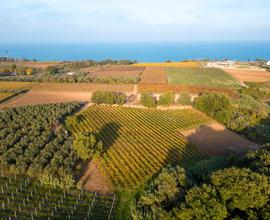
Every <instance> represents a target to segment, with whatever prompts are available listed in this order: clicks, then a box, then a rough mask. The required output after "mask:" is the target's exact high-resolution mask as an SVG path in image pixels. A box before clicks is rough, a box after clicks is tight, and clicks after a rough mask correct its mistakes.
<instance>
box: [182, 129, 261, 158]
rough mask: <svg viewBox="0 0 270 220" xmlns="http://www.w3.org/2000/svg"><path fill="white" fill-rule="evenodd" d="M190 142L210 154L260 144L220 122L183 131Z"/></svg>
mask: <svg viewBox="0 0 270 220" xmlns="http://www.w3.org/2000/svg"><path fill="white" fill-rule="evenodd" d="M182 133H183V135H184V136H185V137H186V138H187V140H188V141H189V142H191V143H192V144H194V145H196V146H197V147H198V149H199V150H200V151H201V152H203V153H205V154H206V155H208V156H226V155H230V154H238V153H243V152H246V151H249V150H256V149H259V148H260V146H259V145H257V144H256V143H253V142H251V141H249V140H247V139H246V138H245V137H243V136H240V135H238V134H236V133H234V132H232V131H230V130H228V129H226V128H225V127H223V126H221V125H219V124H212V125H210V126H202V127H199V128H196V129H192V130H190V131H184V132H182Z"/></svg>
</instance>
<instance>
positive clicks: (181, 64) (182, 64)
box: [133, 61, 201, 67]
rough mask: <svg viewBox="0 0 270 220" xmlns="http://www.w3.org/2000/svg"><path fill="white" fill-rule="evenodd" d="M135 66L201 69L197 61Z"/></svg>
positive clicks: (138, 64)
mask: <svg viewBox="0 0 270 220" xmlns="http://www.w3.org/2000/svg"><path fill="white" fill-rule="evenodd" d="M133 66H142V67H201V63H200V62H196V61H182V62H166V63H137V64H133Z"/></svg>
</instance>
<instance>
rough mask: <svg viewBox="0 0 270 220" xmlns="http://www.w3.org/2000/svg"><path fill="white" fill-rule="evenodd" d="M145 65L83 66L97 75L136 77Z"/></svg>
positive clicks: (86, 70)
mask: <svg viewBox="0 0 270 220" xmlns="http://www.w3.org/2000/svg"><path fill="white" fill-rule="evenodd" d="M143 70H144V67H136V66H129V65H126V66H98V67H90V68H83V69H82V71H84V72H88V73H89V74H92V75H93V76H96V77H127V78H135V77H139V76H140V74H141V73H142V71H143Z"/></svg>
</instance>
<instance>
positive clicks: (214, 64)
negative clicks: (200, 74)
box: [206, 60, 235, 68]
mask: <svg viewBox="0 0 270 220" xmlns="http://www.w3.org/2000/svg"><path fill="white" fill-rule="evenodd" d="M234 64H235V62H234V61H232V60H227V61H224V62H222V61H218V62H209V63H207V65H206V66H207V67H214V68H219V67H231V66H233V65H234Z"/></svg>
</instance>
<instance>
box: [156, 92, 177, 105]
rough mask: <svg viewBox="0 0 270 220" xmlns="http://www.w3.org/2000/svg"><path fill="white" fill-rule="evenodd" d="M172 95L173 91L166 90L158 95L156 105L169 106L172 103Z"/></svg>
mask: <svg viewBox="0 0 270 220" xmlns="http://www.w3.org/2000/svg"><path fill="white" fill-rule="evenodd" d="M174 97H175V95H174V93H173V92H166V93H164V94H163V95H161V96H160V97H159V100H158V105H164V106H169V105H171V104H173V103H174Z"/></svg>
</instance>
